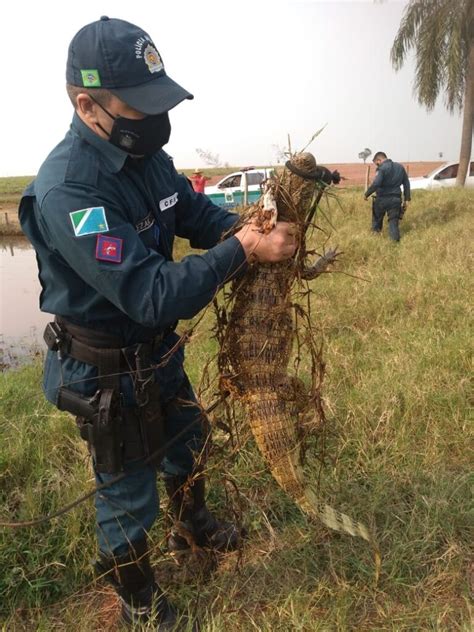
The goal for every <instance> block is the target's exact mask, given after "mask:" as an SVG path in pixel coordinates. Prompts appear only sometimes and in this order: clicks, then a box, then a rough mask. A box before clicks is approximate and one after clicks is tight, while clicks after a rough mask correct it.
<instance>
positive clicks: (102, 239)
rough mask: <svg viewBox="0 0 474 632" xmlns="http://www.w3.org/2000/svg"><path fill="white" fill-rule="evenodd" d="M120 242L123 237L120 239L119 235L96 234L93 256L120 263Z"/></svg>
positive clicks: (100, 259) (101, 259)
mask: <svg viewBox="0 0 474 632" xmlns="http://www.w3.org/2000/svg"><path fill="white" fill-rule="evenodd" d="M122 244H123V239H120V238H119V237H109V236H108V235H97V245H96V248H95V258H96V259H98V260H99V261H111V262H112V263H121V261H122Z"/></svg>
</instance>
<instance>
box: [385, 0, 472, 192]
mask: <svg viewBox="0 0 474 632" xmlns="http://www.w3.org/2000/svg"><path fill="white" fill-rule="evenodd" d="M412 48H413V49H414V50H415V57H416V70H415V93H416V94H417V96H418V101H419V102H420V104H422V105H424V106H425V107H426V108H427V109H428V110H431V109H432V108H433V107H434V105H435V103H436V99H437V98H438V95H439V93H440V92H441V91H444V93H445V105H446V107H447V109H448V110H449V111H450V112H453V111H454V110H455V109H459V110H460V111H461V110H462V109H464V113H463V125H462V137H461V152H460V157H459V169H458V176H457V180H456V184H458V185H460V186H463V185H464V183H465V180H466V175H467V173H468V169H469V161H470V158H471V149H472V134H473V127H474V0H410V1H409V3H408V6H407V7H406V9H405V12H404V15H403V18H402V21H401V23H400V27H399V29H398V33H397V36H396V37H395V40H394V42H393V45H392V50H391V52H390V58H391V61H392V65H393V66H394V68H395V70H400V68H401V67H402V66H403V63H404V61H405V57H406V55H407V53H408V51H409V50H410V49H412Z"/></svg>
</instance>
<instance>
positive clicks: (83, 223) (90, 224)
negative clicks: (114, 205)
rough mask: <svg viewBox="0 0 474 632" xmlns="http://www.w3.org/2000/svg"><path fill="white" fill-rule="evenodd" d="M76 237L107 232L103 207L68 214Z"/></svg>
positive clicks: (107, 227) (107, 226)
mask: <svg viewBox="0 0 474 632" xmlns="http://www.w3.org/2000/svg"><path fill="white" fill-rule="evenodd" d="M69 217H70V218H71V222H72V227H73V229H74V234H75V235H76V237H82V236H83V235H94V234H95V233H105V232H107V231H108V230H109V225H108V224H107V218H106V217H105V209H104V207H103V206H93V207H91V208H83V209H81V210H80V211H73V212H72V213H69Z"/></svg>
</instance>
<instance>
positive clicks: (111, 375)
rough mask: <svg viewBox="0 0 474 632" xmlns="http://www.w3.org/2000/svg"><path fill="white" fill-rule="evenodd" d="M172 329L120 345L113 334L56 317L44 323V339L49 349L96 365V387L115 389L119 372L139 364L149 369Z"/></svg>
mask: <svg viewBox="0 0 474 632" xmlns="http://www.w3.org/2000/svg"><path fill="white" fill-rule="evenodd" d="M173 330H174V326H172V327H169V328H167V329H166V330H164V331H163V332H160V333H159V334H157V335H156V336H154V337H153V338H151V339H150V340H147V341H145V342H139V343H136V344H133V345H129V346H121V345H120V340H119V339H118V338H117V337H115V336H112V335H110V334H107V333H105V332H104V333H102V332H99V331H97V330H92V329H88V328H86V327H80V326H78V325H75V324H73V323H70V322H68V321H66V320H64V319H63V318H61V317H59V316H56V317H55V320H54V322H52V323H48V324H47V325H46V329H45V331H44V340H45V342H46V345H47V346H48V348H49V349H51V350H53V351H59V352H60V353H62V354H66V355H68V356H70V357H71V358H74V359H75V360H78V361H79V362H85V363H86V364H91V365H93V366H96V367H97V369H98V380H99V388H117V387H118V385H119V378H120V375H119V374H120V373H121V372H124V371H135V370H140V367H139V366H138V364H139V363H141V364H142V366H143V367H146V368H149V365H150V362H151V355H152V353H153V352H154V351H155V350H156V349H157V348H158V347H159V346H160V344H161V343H162V342H163V339H164V338H165V337H166V336H167V335H168V334H169V333H171V332H172V331H173ZM90 343H92V344H90ZM105 345H110V346H105ZM146 365H148V366H146Z"/></svg>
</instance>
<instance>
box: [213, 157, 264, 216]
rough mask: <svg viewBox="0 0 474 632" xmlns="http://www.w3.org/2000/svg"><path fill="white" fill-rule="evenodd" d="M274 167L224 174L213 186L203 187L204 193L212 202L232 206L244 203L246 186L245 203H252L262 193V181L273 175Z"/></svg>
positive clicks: (227, 206) (225, 206) (226, 206)
mask: <svg viewBox="0 0 474 632" xmlns="http://www.w3.org/2000/svg"><path fill="white" fill-rule="evenodd" d="M274 173H275V170H274V169H271V168H270V169H267V168H263V167H262V168H261V169H254V168H253V167H251V168H248V169H242V170H241V171H234V173H230V174H229V175H227V176H225V177H224V178H222V180H220V182H218V183H217V184H216V185H214V186H209V187H206V188H205V194H206V195H207V196H208V197H209V198H211V200H212V201H213V202H214V204H217V205H218V206H223V207H224V208H232V207H234V206H239V205H240V204H243V203H244V190H245V186H247V203H248V204H252V203H253V202H255V200H258V198H259V197H260V196H261V194H262V183H263V182H264V181H265V180H267V178H270V177H271V176H272V175H274Z"/></svg>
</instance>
